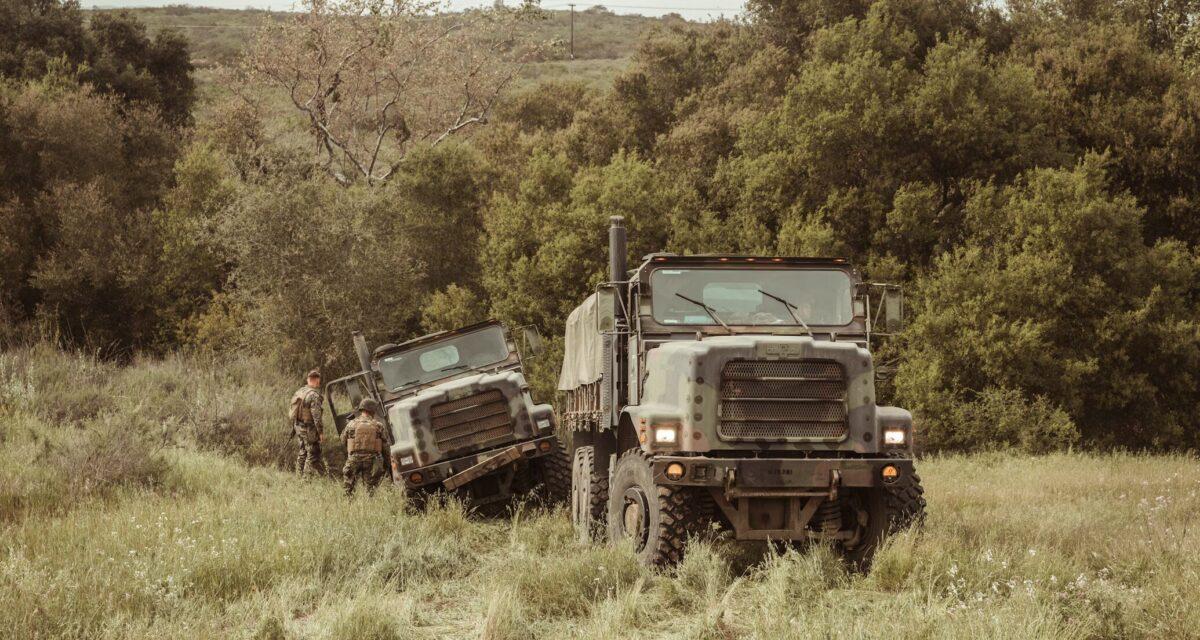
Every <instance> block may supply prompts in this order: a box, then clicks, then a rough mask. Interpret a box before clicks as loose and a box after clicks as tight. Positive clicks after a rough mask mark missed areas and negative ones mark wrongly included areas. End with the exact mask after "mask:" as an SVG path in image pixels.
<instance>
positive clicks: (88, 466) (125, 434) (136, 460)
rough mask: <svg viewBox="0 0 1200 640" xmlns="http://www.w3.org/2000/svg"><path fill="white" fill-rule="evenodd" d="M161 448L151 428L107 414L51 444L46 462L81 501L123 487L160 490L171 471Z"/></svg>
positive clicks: (159, 440)
mask: <svg viewBox="0 0 1200 640" xmlns="http://www.w3.org/2000/svg"><path fill="white" fill-rule="evenodd" d="M162 447H163V439H162V434H161V433H156V430H155V428H154V426H153V425H151V424H149V423H147V422H143V421H140V420H130V419H128V418H126V417H117V416H113V415H112V414H106V415H103V416H99V417H97V418H95V419H93V420H89V421H87V422H86V423H85V424H84V425H82V427H81V428H78V429H69V430H67V432H66V437H65V438H63V439H61V440H60V441H57V442H53V443H49V444H48V445H47V449H46V454H45V458H46V463H47V464H48V466H49V467H50V468H51V469H52V470H53V472H54V474H55V475H59V476H61V477H64V478H67V488H68V489H69V491H70V492H71V497H72V498H73V499H76V500H78V499H81V498H84V497H88V496H93V495H97V494H100V495H102V494H104V493H106V492H108V491H109V490H111V489H114V488H116V487H121V486H124V487H152V486H154V485H157V484H158V483H159V482H161V480H162V478H163V476H164V474H165V473H166V469H167V463H166V460H165V459H164V458H163V454H162Z"/></svg>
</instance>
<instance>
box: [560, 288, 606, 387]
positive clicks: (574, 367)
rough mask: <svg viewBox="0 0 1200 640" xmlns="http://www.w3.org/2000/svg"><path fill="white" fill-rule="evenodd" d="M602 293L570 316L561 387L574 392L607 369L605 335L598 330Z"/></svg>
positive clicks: (591, 296) (585, 301)
mask: <svg viewBox="0 0 1200 640" xmlns="http://www.w3.org/2000/svg"><path fill="white" fill-rule="evenodd" d="M598 300H599V294H595V293H593V294H592V295H590V296H588V299H587V300H584V301H583V304H581V305H579V306H578V307H575V310H574V311H572V312H571V315H569V316H567V327H566V348H565V352H564V353H563V367H562V374H561V375H559V376H558V390H559V391H572V390H574V389H578V388H579V387H581V386H583V385H585V384H591V383H593V382H595V381H597V380H599V379H600V375H601V374H602V373H603V372H604V368H603V366H604V336H603V335H602V334H601V333H600V332H599V331H598V330H597V328H596V327H597V326H598V318H597V317H596V313H597V309H598V308H599V307H598Z"/></svg>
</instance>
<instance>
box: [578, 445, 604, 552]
mask: <svg viewBox="0 0 1200 640" xmlns="http://www.w3.org/2000/svg"><path fill="white" fill-rule="evenodd" d="M607 513H608V478H607V477H601V476H600V475H599V474H597V473H596V450H595V448H593V447H591V446H587V447H579V448H577V449H575V455H574V456H573V457H572V459H571V523H572V524H574V525H575V533H576V535H577V536H578V538H579V541H580V542H591V541H597V542H599V541H603V540H604V522H605V518H606V516H607Z"/></svg>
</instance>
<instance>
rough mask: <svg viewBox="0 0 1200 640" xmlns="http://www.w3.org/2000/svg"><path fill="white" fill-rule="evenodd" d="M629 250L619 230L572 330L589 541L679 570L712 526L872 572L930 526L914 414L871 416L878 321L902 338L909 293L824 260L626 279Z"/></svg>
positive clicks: (680, 265) (710, 266)
mask: <svg viewBox="0 0 1200 640" xmlns="http://www.w3.org/2000/svg"><path fill="white" fill-rule="evenodd" d="M625 246H626V238H625V228H624V223H623V220H622V219H621V218H620V217H614V218H612V219H611V226H610V232H609V256H610V259H609V263H610V264H609V277H610V280H611V281H610V282H607V283H605V284H602V285H601V286H600V288H599V289H598V291H597V292H596V293H594V294H593V295H592V296H590V297H589V298H588V299H587V300H586V301H585V302H584V303H583V304H581V305H580V306H579V307H577V308H576V309H575V310H574V311H573V312H572V313H571V315H570V316H569V318H568V321H567V327H566V345H565V356H564V359H563V368H562V373H561V376H560V379H559V383H558V389H559V390H560V392H562V395H563V397H564V400H565V403H564V404H562V405H560V407H559V408H560V417H561V419H562V420H563V422H564V425H565V426H566V428H567V430H568V431H569V432H570V433H571V438H572V443H573V444H572V449H573V452H572V485H571V503H572V504H571V512H572V519H573V521H574V523H575V526H576V529H577V531H578V532H579V535H580V537H581V538H584V539H601V538H605V537H607V538H608V539H610V540H612V541H628V542H630V543H632V545H633V548H634V549H635V550H636V552H637V554H638V556H639V558H640V559H641V560H642V561H644V562H646V563H652V564H668V563H674V562H678V561H679V560H681V559H682V557H683V554H684V551H685V549H684V547H685V543H686V541H687V539H688V538H689V536H691V535H693V534H696V533H699V532H700V531H701V530H702V529H705V528H707V527H708V526H709V524H710V523H716V524H718V525H719V526H721V527H724V528H727V529H729V530H731V531H732V532H733V536H734V537H735V538H736V539H738V540H773V541H778V542H779V543H781V544H787V543H795V544H807V543H809V542H810V541H828V542H829V543H831V544H833V545H834V546H836V548H838V549H839V550H840V551H841V552H842V553H843V554H844V556H845V557H846V558H847V559H848V560H850V561H852V562H853V563H856V564H858V565H859V566H866V564H867V563H869V560H870V557H871V554H872V553H873V552H874V550H875V549H876V548H877V547H878V545H879V543H880V541H881V540H882V539H883V537H884V536H885V534H886V533H887V532H888V531H889V530H893V529H894V528H896V527H903V526H907V525H908V524H910V523H912V522H914V521H918V520H920V519H922V518H923V515H924V509H925V500H924V498H923V496H922V494H923V491H922V487H921V481H920V478H919V477H918V476H917V473H916V470H915V469H914V467H913V457H912V439H913V432H912V416H911V414H910V413H909V412H908V411H905V410H904V409H900V408H897V407H886V406H877V405H876V403H875V397H876V396H875V366H874V364H873V361H872V356H871V351H870V349H869V344H870V342H871V339H872V320H874V321H875V322H878V321H879V319H880V316H881V312H882V311H886V312H887V313H886V317H887V321H886V323H885V325H884V326H885V328H887V329H891V330H893V331H894V330H896V329H897V328H898V324H899V321H900V318H901V304H902V303H901V299H900V292H899V289H898V288H897V287H894V286H887V285H871V284H867V283H863V282H862V279H861V278H860V276H859V274H858V272H857V271H856V270H855V269H854V268H853V267H852V266H851V265H849V264H848V263H847V262H846V261H845V260H842V259H826V258H790V257H781V256H766V257H762V256H733V255H694V256H681V255H674V254H669V253H659V254H651V255H649V256H647V257H646V258H645V259H644V261H643V262H642V263H641V265H640V266H638V267H637V268H636V269H635V270H633V271H632V272H629V271H628V270H627V268H626V248H625ZM872 300H877V301H879V303H878V304H876V305H875V306H876V307H877V309H878V310H877V311H876V312H875V318H872V304H871V303H872ZM877 333H879V332H877Z"/></svg>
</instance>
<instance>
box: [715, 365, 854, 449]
mask: <svg viewBox="0 0 1200 640" xmlns="http://www.w3.org/2000/svg"><path fill="white" fill-rule="evenodd" d="M720 416H721V424H720V427H719V429H718V434H719V435H720V436H721V438H723V439H725V440H760V441H775V442H780V441H782V442H838V441H840V440H843V439H844V438H845V437H846V432H847V424H846V373H845V371H844V370H843V369H842V365H841V364H839V363H837V362H834V361H832V360H735V361H732V362H728V363H726V364H725V368H724V370H723V371H722V376H721V407H720Z"/></svg>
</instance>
